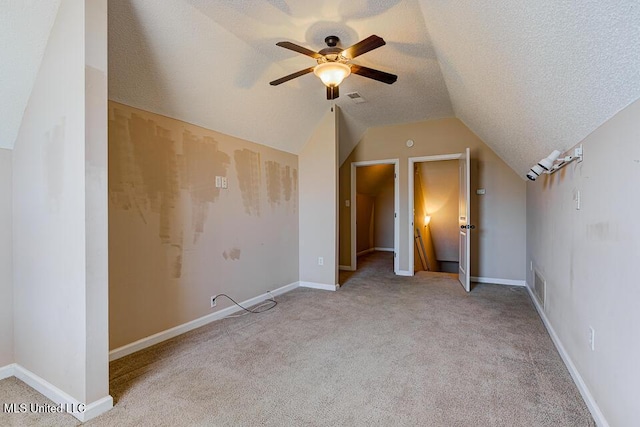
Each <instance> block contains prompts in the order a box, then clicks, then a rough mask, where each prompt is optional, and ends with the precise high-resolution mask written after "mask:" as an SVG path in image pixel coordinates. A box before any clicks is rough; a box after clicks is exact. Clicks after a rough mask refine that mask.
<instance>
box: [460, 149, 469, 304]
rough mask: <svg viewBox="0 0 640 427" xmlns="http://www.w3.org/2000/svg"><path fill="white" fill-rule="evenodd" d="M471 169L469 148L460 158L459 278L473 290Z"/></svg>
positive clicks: (467, 289)
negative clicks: (470, 265)
mask: <svg viewBox="0 0 640 427" xmlns="http://www.w3.org/2000/svg"><path fill="white" fill-rule="evenodd" d="M470 169H471V159H470V157H469V148H467V149H466V150H465V153H464V155H463V156H462V157H461V158H460V162H459V172H460V193H459V195H458V225H459V226H460V230H459V231H460V242H459V248H460V264H459V271H458V280H459V281H460V283H461V284H462V287H464V289H465V290H466V291H467V292H469V291H470V290H471V283H470V281H469V279H470V277H469V274H470V270H469V264H470V261H469V258H470V257H469V251H470V247H471V245H470V240H471V239H470V233H469V232H470V231H471V225H470V224H471V220H470V218H469V212H470V210H471V209H470V189H471V185H470V183H471V180H470V178H469V175H470V173H469V171H470Z"/></svg>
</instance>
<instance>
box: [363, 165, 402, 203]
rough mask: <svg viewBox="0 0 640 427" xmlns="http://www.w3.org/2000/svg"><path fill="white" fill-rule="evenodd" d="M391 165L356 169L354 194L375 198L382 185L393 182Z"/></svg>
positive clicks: (392, 167)
mask: <svg viewBox="0 0 640 427" xmlns="http://www.w3.org/2000/svg"><path fill="white" fill-rule="evenodd" d="M394 170H395V168H394V166H393V165H371V166H361V167H358V168H356V192H358V193H359V194H366V195H368V196H377V195H378V193H379V192H380V190H381V189H382V186H383V184H386V183H387V182H389V181H391V182H393V173H394Z"/></svg>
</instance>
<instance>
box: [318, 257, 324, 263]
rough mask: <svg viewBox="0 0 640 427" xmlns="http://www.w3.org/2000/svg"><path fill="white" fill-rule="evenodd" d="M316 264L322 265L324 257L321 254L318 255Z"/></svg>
mask: <svg viewBox="0 0 640 427" xmlns="http://www.w3.org/2000/svg"><path fill="white" fill-rule="evenodd" d="M318 265H324V258H323V257H321V256H319V257H318Z"/></svg>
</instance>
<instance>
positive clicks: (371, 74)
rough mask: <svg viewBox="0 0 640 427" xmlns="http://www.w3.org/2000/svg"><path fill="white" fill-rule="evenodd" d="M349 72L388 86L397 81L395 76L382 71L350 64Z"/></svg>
mask: <svg viewBox="0 0 640 427" xmlns="http://www.w3.org/2000/svg"><path fill="white" fill-rule="evenodd" d="M351 72H352V73H354V74H358V75H360V76H362V77H367V78H369V79H373V80H377V81H379V82H383V83H386V84H388V85H390V84H392V83H395V81H396V80H398V76H396V75H395V74H389V73H385V72H384V71H379V70H374V69H373V68H367V67H363V66H361V65H355V64H351Z"/></svg>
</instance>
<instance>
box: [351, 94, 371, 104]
mask: <svg viewBox="0 0 640 427" xmlns="http://www.w3.org/2000/svg"><path fill="white" fill-rule="evenodd" d="M347 96H348V97H349V99H350V100H352V101H353V102H355V103H356V104H363V103H365V102H367V100H366V99H364V98H363V97H362V95H360V94H359V93H358V92H351V93H348V94H347Z"/></svg>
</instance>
